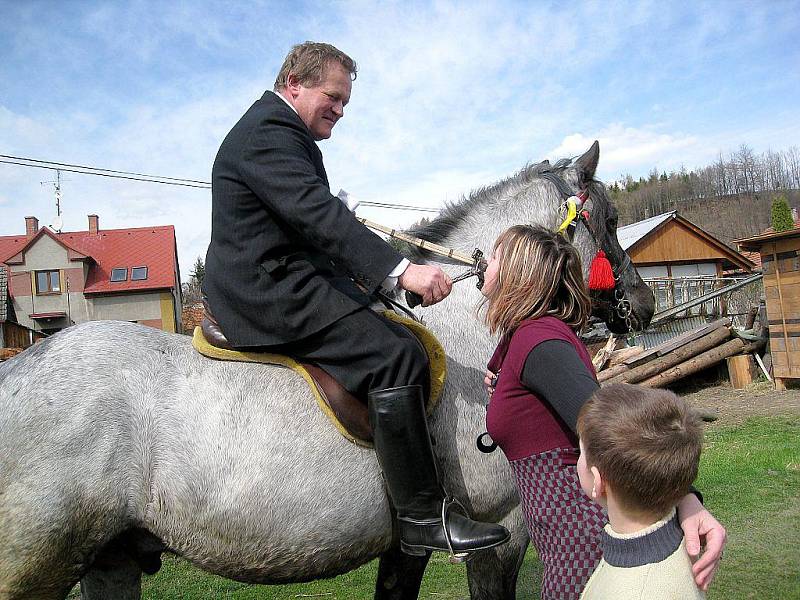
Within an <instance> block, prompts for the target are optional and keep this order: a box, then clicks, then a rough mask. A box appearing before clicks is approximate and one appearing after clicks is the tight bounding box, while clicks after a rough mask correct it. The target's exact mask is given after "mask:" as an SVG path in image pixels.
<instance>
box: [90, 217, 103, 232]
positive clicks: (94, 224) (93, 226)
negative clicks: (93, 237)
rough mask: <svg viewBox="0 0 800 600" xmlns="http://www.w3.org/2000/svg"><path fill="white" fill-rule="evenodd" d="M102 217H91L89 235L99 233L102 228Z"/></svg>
mask: <svg viewBox="0 0 800 600" xmlns="http://www.w3.org/2000/svg"><path fill="white" fill-rule="evenodd" d="M99 224H100V217H98V216H97V215H89V233H95V234H96V233H97V230H98V229H99V228H100V227H99Z"/></svg>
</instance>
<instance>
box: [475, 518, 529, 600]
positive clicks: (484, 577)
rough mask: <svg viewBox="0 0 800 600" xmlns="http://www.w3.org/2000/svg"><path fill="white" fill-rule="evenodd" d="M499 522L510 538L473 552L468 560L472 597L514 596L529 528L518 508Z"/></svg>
mask: <svg viewBox="0 0 800 600" xmlns="http://www.w3.org/2000/svg"><path fill="white" fill-rule="evenodd" d="M502 524H503V525H505V527H506V528H507V529H508V530H509V531H510V532H511V539H510V540H509V541H508V542H507V543H505V544H503V545H502V546H498V547H496V548H493V549H491V550H484V551H483V552H476V553H475V555H474V556H473V557H472V558H470V560H469V561H468V562H467V580H468V582H469V595H470V598H471V599H472V600H514V599H515V598H516V597H517V575H518V574H519V569H520V567H521V566H522V561H523V560H524V559H525V550H527V548H528V531H527V529H526V527H525V524H524V522H523V521H522V511H521V510H520V509H519V508H517V509H515V510H513V511H512V512H511V514H510V515H508V517H506V518H505V519H503V521H502Z"/></svg>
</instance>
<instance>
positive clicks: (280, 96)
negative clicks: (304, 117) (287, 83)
mask: <svg viewBox="0 0 800 600" xmlns="http://www.w3.org/2000/svg"><path fill="white" fill-rule="evenodd" d="M272 93H273V94H275V95H276V96H277V97H278V98H280V99H281V100H283V101H284V102H286V106H288V107H289V108H291V109H292V110H293V111H294V112H295V114H296V115H298V116H299V115H300V113H298V112H297V109H296V108H295V107H294V106H292V104H291V103H290V102H289V101H288V100H287V99H286V98H284V97H283V94H281V93H280V92H276V91H274V90H273V91H272Z"/></svg>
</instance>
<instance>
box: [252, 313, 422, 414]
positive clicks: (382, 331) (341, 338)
mask: <svg viewBox="0 0 800 600" xmlns="http://www.w3.org/2000/svg"><path fill="white" fill-rule="evenodd" d="M264 350H266V351H269V352H276V353H280V354H286V355H288V356H291V357H293V358H295V359H297V360H300V361H301V362H311V363H314V364H316V365H318V366H319V367H320V368H322V369H324V370H325V371H326V372H327V373H328V374H329V375H330V376H331V377H333V378H334V379H336V380H337V381H338V382H339V383H340V384H341V385H342V386H343V387H345V388H346V389H347V391H349V392H350V393H351V394H353V395H354V396H356V397H357V398H361V399H364V400H366V398H367V394H369V392H373V391H378V390H385V389H387V388H393V387H399V386H406V385H420V386H422V389H423V390H424V391H425V394H426V396H425V397H426V398H427V394H428V390H429V387H430V384H429V380H430V373H429V370H428V357H427V354H426V353H425V350H424V348H423V347H422V344H421V343H420V342H419V340H417V338H416V336H414V334H413V333H411V332H410V331H409V330H408V329H406V328H405V327H403V326H402V325H400V324H399V323H395V322H393V321H389V320H388V319H385V318H383V317H382V316H381V315H379V314H378V313H376V312H375V311H373V310H371V309H369V308H363V309H360V310H357V311H355V312H352V313H350V314H348V315H346V316H345V317H343V318H341V319H339V320H338V321H336V322H335V323H333V324H331V325H329V326H328V327H326V328H325V329H323V330H321V331H318V332H317V333H315V334H314V335H312V336H309V337H307V338H304V339H302V340H298V341H295V342H290V343H287V344H280V345H277V346H268V347H265V348H264Z"/></svg>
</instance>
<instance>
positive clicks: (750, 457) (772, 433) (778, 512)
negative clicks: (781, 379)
mask: <svg viewBox="0 0 800 600" xmlns="http://www.w3.org/2000/svg"><path fill="white" fill-rule="evenodd" d="M696 485H697V488H698V489H700V490H702V491H703V493H704V495H705V502H706V505H707V506H708V507H709V508H710V509H711V511H712V512H713V513H714V516H716V517H717V519H719V520H720V521H721V522H722V523H723V524H724V525H725V527H726V529H727V530H728V536H729V537H728V545H727V547H726V550H725V558H724V560H723V561H722V563H721V567H720V570H719V572H718V573H717V576H716V578H715V580H714V583H713V585H712V588H711V590H709V593H708V596H707V597H708V599H709V600H715V599H719V600H722V599H727V598H736V599H737V600H738V599H739V598H760V599H761V598H764V599H766V598H775V599H776V600H777V599H781V600H784V599H791V598H795V599H800V554H799V553H798V548H800V417H782V418H781V417H771V418H766V417H761V418H755V419H750V420H749V421H747V422H746V423H744V424H743V425H740V426H738V427H733V428H729V429H721V430H718V431H714V430H711V431H710V432H708V433H707V434H706V450H705V451H704V453H703V457H702V459H701V466H700V477H699V478H698V482H697V484H696Z"/></svg>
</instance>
